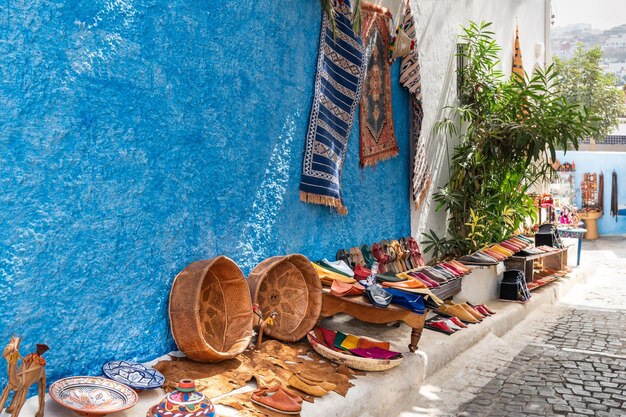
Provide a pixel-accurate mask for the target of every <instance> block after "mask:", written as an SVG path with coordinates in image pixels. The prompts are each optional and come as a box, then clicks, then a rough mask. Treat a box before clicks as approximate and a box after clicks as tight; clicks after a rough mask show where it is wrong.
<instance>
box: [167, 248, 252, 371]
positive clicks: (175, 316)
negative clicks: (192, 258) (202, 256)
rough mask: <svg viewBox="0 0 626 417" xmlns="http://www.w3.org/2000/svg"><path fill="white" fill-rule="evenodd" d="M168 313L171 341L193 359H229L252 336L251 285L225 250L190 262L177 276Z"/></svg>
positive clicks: (202, 360)
mask: <svg viewBox="0 0 626 417" xmlns="http://www.w3.org/2000/svg"><path fill="white" fill-rule="evenodd" d="M169 315H170V323H171V325H172V335H173V336H174V340H175V341H176V345H177V346H178V348H179V349H180V350H182V351H183V352H184V353H185V354H186V355H187V356H188V357H189V358H191V359H193V360H195V361H199V362H217V361H222V360H226V359H231V358H233V357H235V356H237V355H238V354H240V353H241V352H243V351H244V350H245V349H246V348H247V347H248V345H249V344H250V340H251V339H252V318H253V315H252V301H251V300H250V291H249V290H248V285H247V284H246V279H245V277H244V276H243V273H242V272H241V270H240V269H239V267H238V266H237V264H236V263H235V262H233V261H232V260H231V259H229V258H227V257H225V256H218V257H217V258H213V259H211V260H208V261H198V262H194V263H192V264H191V265H189V266H187V267H186V268H185V269H184V270H183V271H182V272H181V273H179V274H178V275H177V276H176V278H175V279H174V284H172V291H171V293H170V306H169Z"/></svg>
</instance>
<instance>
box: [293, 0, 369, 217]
mask: <svg viewBox="0 0 626 417" xmlns="http://www.w3.org/2000/svg"><path fill="white" fill-rule="evenodd" d="M335 20H336V25H337V28H336V33H335V34H333V31H332V28H331V25H330V23H329V21H328V18H327V16H326V13H323V21H322V31H321V35H320V48H319V55H318V60H317V73H316V75H315V89H314V97H313V106H312V109H311V117H310V120H309V128H308V132H307V137H306V144H305V150H304V159H303V163H302V178H301V180H300V200H302V201H304V202H307V203H313V204H323V205H327V206H330V207H335V208H336V209H337V211H338V212H339V213H340V214H346V213H347V212H348V210H347V209H346V208H345V206H344V204H343V200H342V197H341V185H340V179H341V171H342V168H343V163H344V160H345V155H346V149H347V147H348V139H349V137H350V131H351V130H352V125H353V124H354V116H355V112H356V107H357V105H358V103H359V101H360V100H361V92H362V86H363V78H364V74H365V66H366V64H367V62H366V60H365V59H364V53H365V51H364V48H363V43H362V41H361V36H360V35H358V34H355V33H354V31H353V30H352V10H351V6H350V1H349V0H343V1H342V2H337V3H336V4H335Z"/></svg>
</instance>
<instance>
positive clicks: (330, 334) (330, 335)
mask: <svg viewBox="0 0 626 417" xmlns="http://www.w3.org/2000/svg"><path fill="white" fill-rule="evenodd" d="M316 329H319V330H320V332H321V333H322V339H321V340H320V342H323V343H324V344H325V345H326V346H327V347H334V346H335V338H336V337H337V332H336V331H334V330H329V329H325V328H323V327H317V328H316Z"/></svg>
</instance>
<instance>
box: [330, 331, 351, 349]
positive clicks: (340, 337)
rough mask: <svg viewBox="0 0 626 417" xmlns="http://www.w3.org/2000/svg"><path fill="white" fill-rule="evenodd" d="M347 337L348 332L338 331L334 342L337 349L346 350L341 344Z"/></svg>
mask: <svg viewBox="0 0 626 417" xmlns="http://www.w3.org/2000/svg"><path fill="white" fill-rule="evenodd" d="M346 337H348V335H347V334H345V333H341V332H337V334H336V335H335V341H334V343H333V346H334V347H336V348H337V349H341V350H345V349H344V348H343V347H341V344H342V343H343V341H344V340H346Z"/></svg>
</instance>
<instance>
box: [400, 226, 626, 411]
mask: <svg viewBox="0 0 626 417" xmlns="http://www.w3.org/2000/svg"><path fill="white" fill-rule="evenodd" d="M624 243H626V238H605V239H601V240H600V241H596V242H585V250H584V252H583V267H585V268H586V270H587V273H588V276H587V279H586V282H585V283H582V284H579V285H577V286H576V287H575V288H574V289H572V291H570V293H569V294H567V295H566V296H565V297H564V298H563V299H562V300H561V303H560V304H557V305H555V306H547V307H546V309H545V310H541V311H537V312H536V313H534V314H533V315H532V316H531V317H530V318H528V319H527V320H526V321H524V322H523V323H522V325H520V326H518V327H517V328H516V329H514V330H513V331H512V332H510V333H509V334H507V335H505V336H504V337H503V338H496V337H492V338H490V339H485V340H483V341H482V342H480V343H479V345H478V346H476V347H474V348H473V349H470V350H469V351H467V352H466V353H465V354H463V355H461V356H459V357H458V358H457V359H456V360H455V361H453V362H452V363H451V364H450V365H449V366H448V367H447V368H445V369H443V370H442V371H440V372H439V373H437V374H435V375H434V376H433V377H432V378H429V379H428V380H427V381H426V383H425V384H424V385H423V386H422V388H421V390H420V394H421V396H422V397H421V400H420V407H415V408H414V409H413V410H412V411H407V412H404V413H402V414H401V416H402V417H409V416H411V417H413V416H415V417H417V416H510V417H516V416H519V417H523V416H567V417H577V416H598V417H602V416H626V245H625V244H624Z"/></svg>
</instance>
